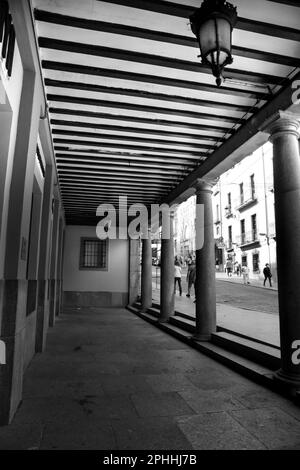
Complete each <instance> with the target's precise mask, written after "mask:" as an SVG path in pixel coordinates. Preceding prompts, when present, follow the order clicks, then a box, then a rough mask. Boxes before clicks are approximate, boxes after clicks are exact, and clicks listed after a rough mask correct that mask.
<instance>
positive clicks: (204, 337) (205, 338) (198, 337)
mask: <svg viewBox="0 0 300 470" xmlns="http://www.w3.org/2000/svg"><path fill="white" fill-rule="evenodd" d="M191 339H192V340H193V341H198V342H199V343H201V342H205V341H206V342H207V341H211V335H193V336H191Z"/></svg>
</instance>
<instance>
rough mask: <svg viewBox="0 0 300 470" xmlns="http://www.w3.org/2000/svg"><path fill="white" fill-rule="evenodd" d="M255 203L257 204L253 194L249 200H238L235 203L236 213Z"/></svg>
mask: <svg viewBox="0 0 300 470" xmlns="http://www.w3.org/2000/svg"><path fill="white" fill-rule="evenodd" d="M256 202H257V196H256V194H255V193H253V194H252V195H251V197H250V198H249V199H246V200H245V199H244V198H242V199H238V200H237V201H236V207H235V208H236V210H238V211H242V210H244V209H246V208H247V207H249V206H251V205H252V204H255V203H256Z"/></svg>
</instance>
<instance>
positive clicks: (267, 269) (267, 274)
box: [263, 263, 272, 287]
mask: <svg viewBox="0 0 300 470" xmlns="http://www.w3.org/2000/svg"><path fill="white" fill-rule="evenodd" d="M263 273H264V276H265V279H264V286H265V285H266V280H267V279H268V280H269V284H270V287H272V282H271V278H272V273H271V269H270V265H269V264H268V263H267V264H266V265H265V267H264V270H263Z"/></svg>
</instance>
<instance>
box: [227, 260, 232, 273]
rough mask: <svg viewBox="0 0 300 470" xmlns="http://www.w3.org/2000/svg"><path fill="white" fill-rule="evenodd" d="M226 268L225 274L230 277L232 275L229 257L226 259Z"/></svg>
mask: <svg viewBox="0 0 300 470" xmlns="http://www.w3.org/2000/svg"><path fill="white" fill-rule="evenodd" d="M226 270H227V276H228V277H231V276H232V261H231V259H228V260H227V261H226Z"/></svg>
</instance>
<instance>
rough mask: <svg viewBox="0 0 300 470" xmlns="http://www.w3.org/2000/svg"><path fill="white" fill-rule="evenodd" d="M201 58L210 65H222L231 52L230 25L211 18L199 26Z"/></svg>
mask: <svg viewBox="0 0 300 470" xmlns="http://www.w3.org/2000/svg"><path fill="white" fill-rule="evenodd" d="M198 37H199V43H200V49H201V56H202V58H203V59H206V60H207V61H208V62H209V63H211V64H218V65H219V66H221V67H222V65H223V64H224V63H225V62H226V60H227V58H228V56H230V51H231V25H230V23H229V21H227V20H226V19H225V18H211V19H209V20H208V21H206V22H205V23H203V24H202V25H201V26H200V29H199V36H198Z"/></svg>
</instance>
